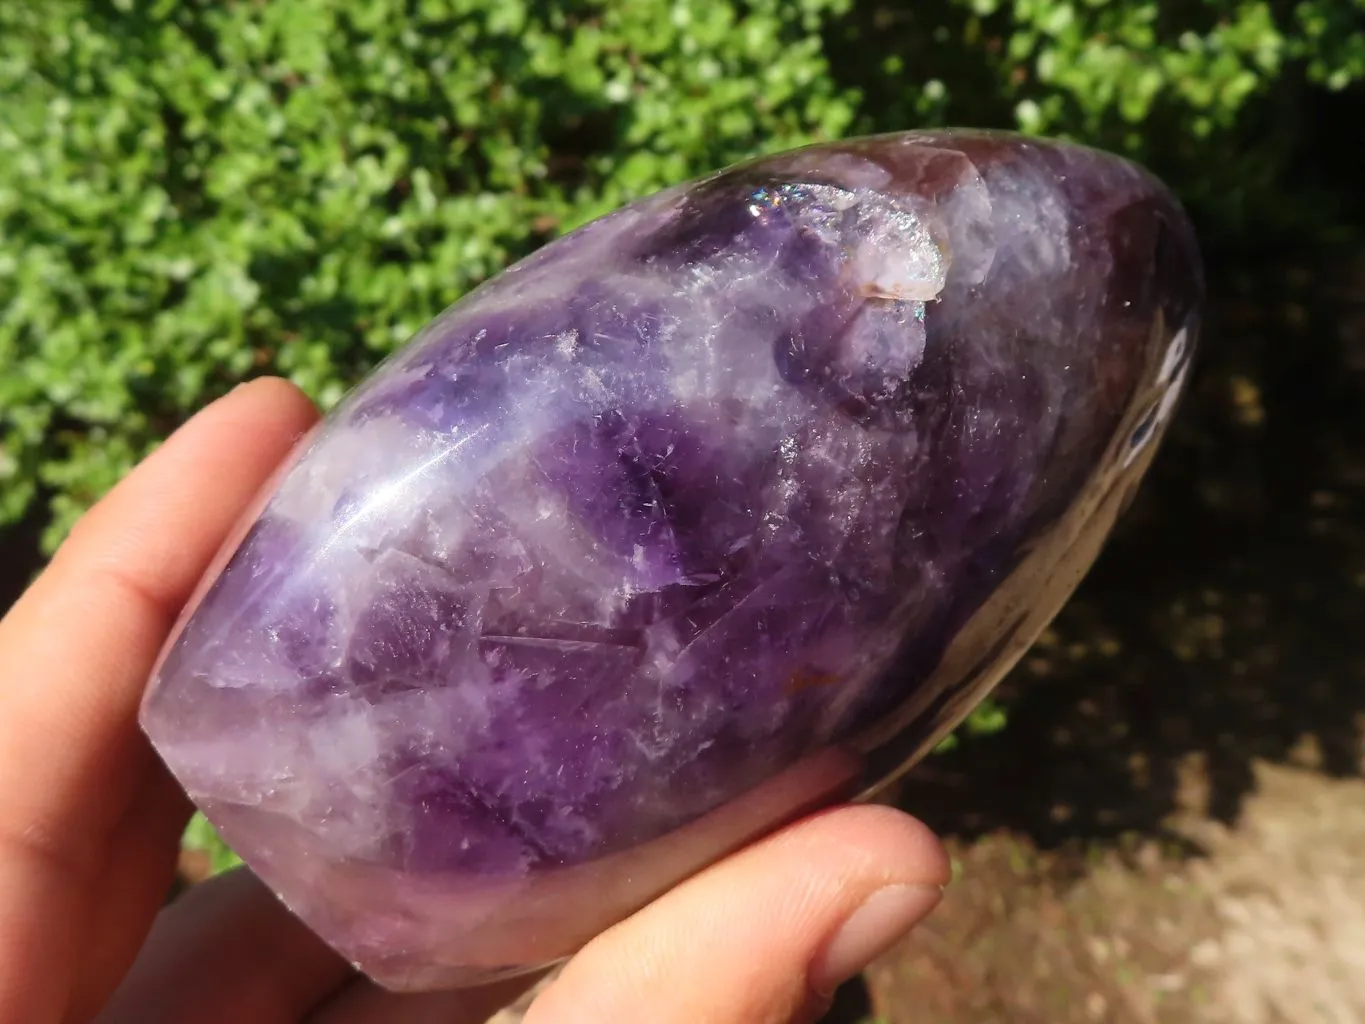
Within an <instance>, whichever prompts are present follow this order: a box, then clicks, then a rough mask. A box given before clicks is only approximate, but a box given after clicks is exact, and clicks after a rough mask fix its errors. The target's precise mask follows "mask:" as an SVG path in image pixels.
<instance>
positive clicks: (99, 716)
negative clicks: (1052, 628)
mask: <svg viewBox="0 0 1365 1024" xmlns="http://www.w3.org/2000/svg"><path fill="white" fill-rule="evenodd" d="M316 418H317V413H316V411H315V410H314V409H313V407H312V406H311V405H310V404H309V403H308V401H307V399H305V398H304V397H303V396H302V395H301V394H300V393H299V392H298V391H297V390H296V389H294V388H293V387H291V386H290V385H288V384H285V383H283V382H281V381H278V380H265V381H258V382H255V383H252V384H250V385H247V386H245V387H242V388H240V389H238V390H237V391H235V392H233V393H232V394H231V395H230V396H228V397H227V398H224V399H222V400H221V401H218V402H216V403H214V404H213V405H211V406H210V407H209V408H208V409H206V410H204V411H203V412H202V413H200V414H199V415H198V416H196V417H195V418H194V419H192V420H191V421H190V422H189V423H188V424H186V425H185V426H184V427H183V428H182V429H181V430H179V431H178V432H177V433H176V434H175V435H174V436H173V437H172V438H171V439H170V440H169V441H168V442H167V443H166V444H165V445H163V446H162V447H161V449H159V450H158V451H157V452H156V453H155V454H154V455H152V456H151V457H150V458H148V459H147V460H146V461H145V462H144V463H143V464H142V465H141V466H139V467H138V468H137V470H136V471H134V472H133V473H132V474H130V475H129V477H128V478H127V479H126V480H124V481H123V482H122V483H121V484H120V485H119V486H118V487H117V488H115V489H114V490H113V491H112V492H111V493H110V494H109V496H108V497H106V498H105V499H104V500H103V501H101V502H100V503H99V505H98V506H97V507H96V508H95V509H93V510H92V511H91V512H90V513H89V514H88V515H87V516H86V517H85V518H84V519H83V520H82V521H81V522H80V524H79V525H78V526H77V528H76V529H75V530H74V531H73V533H72V535H71V537H70V538H69V539H68V541H67V542H66V544H65V545H64V546H63V547H62V549H61V550H60V551H59V552H58V554H57V556H56V557H55V558H54V559H53V561H52V563H51V565H50V566H49V567H48V569H47V570H46V571H45V572H44V573H43V574H42V576H41V577H40V578H39V579H38V580H37V581H36V582H35V583H34V585H33V586H32V587H31V588H30V589H29V591H28V592H27V593H26V594H25V595H24V596H23V598H21V599H20V601H19V602H18V603H17V604H16V605H15V606H14V608H13V609H11V611H10V612H9V614H8V615H7V616H6V617H5V618H4V619H3V621H0V779H3V780H5V784H4V785H3V786H0V1022H3V1024H60V1022H65V1024H75V1022H82V1021H88V1020H92V1019H98V1020H101V1021H108V1022H137V1024H161V1022H166V1024H216V1022H223V1024H227V1022H240V1021H250V1022H252V1024H270V1022H281V1024H284V1022H291V1024H292V1022H295V1021H305V1020H306V1021H310V1022H315V1024H366V1022H371V1021H376V1022H377V1021H384V1022H395V1024H409V1022H425V1021H433V1022H434V1021H441V1022H443V1024H472V1022H475V1021H482V1020H484V1019H486V1018H487V1017H488V1016H489V1015H490V1014H491V1013H493V1012H494V1011H495V1010H496V1009H497V1008H498V1007H499V1006H501V1005H503V1004H504V1003H506V1002H507V1001H509V1000H511V999H512V998H514V997H515V996H516V994H517V993H518V992H519V991H520V990H521V989H523V988H524V987H525V986H526V985H527V984H529V982H528V981H525V980H520V981H516V982H511V983H503V984H500V985H496V986H491V987H489V988H485V989H477V990H471V991H465V992H450V993H433V994H424V995H404V996H399V995H393V994H390V993H385V992H381V991H379V990H378V989H377V988H375V987H374V986H373V985H371V984H370V983H369V982H367V981H366V980H364V979H363V978H360V977H358V976H357V975H356V974H355V972H354V971H352V970H351V968H350V967H348V965H347V964H346V963H345V962H343V961H342V960H341V959H340V958H339V957H337V956H336V955H335V954H333V953H332V952H330V951H329V950H328V949H327V948H326V947H325V946H324V945H323V943H322V942H321V941H320V940H319V939H318V938H316V937H315V936H314V935H313V934H312V933H311V932H310V931H309V930H308V929H307V928H305V927H304V926H303V925H302V924H301V923H299V922H298V921H297V919H295V918H294V917H293V916H292V915H290V914H289V913H288V911H286V910H285V909H284V908H283V906H282V905H281V904H279V903H278V902H277V901H276V900H275V899H274V898H273V897H272V896H271V895H270V893H269V892H268V891H267V890H266V889H265V887H264V886H263V885H262V884H261V883H260V882H259V881H258V880H257V879H256V878H255V876H254V875H252V874H251V873H250V872H249V871H247V870H238V871H234V872H229V873H228V874H225V875H223V876H220V877H218V878H215V879H213V880H210V881H209V882H206V883H204V884H202V885H200V886H196V887H195V888H193V889H192V890H190V892H189V893H188V894H186V895H185V896H183V897H182V898H180V899H179V900H177V901H176V902H175V903H173V904H172V905H171V906H170V907H169V908H168V909H166V910H164V911H162V910H161V908H162V905H163V902H164V899H165V896H166V893H167V892H168V891H169V888H170V886H171V884H172V880H173V877H174V872H175V866H176V859H177V851H178V841H179V837H180V834H181V831H182V830H183V828H184V825H185V822H186V821H187V819H188V816H189V813H190V810H191V808H190V805H189V803H188V801H187V799H186V797H185V795H184V793H183V792H181V791H180V789H179V787H178V786H177V785H176V784H175V782H174V780H173V779H172V778H171V776H170V775H169V773H168V772H167V771H166V769H165V768H164V766H162V764H161V763H160V762H159V761H158V760H157V758H156V756H155V754H154V753H153V751H152V749H151V747H150V745H149V744H148V743H147V741H146V739H145V738H144V737H143V736H142V734H141V733H140V731H139V730H138V728H137V709H138V702H139V700H140V698H141V695H142V690H143V687H144V685H145V683H146V681H147V677H148V674H149V672H150V671H151V668H152V663H153V661H154V659H155V657H156V655H157V653H158V651H159V649H160V647H161V645H162V643H163V642H164V640H165V638H166V636H167V634H168V632H169V631H170V629H171V627H172V625H173V623H174V621H175V618H176V616H177V614H178V613H179V611H180V608H181V606H182V605H183V604H184V602H185V601H186V600H187V598H188V596H189V594H190V592H191V591H192V590H193V589H194V587H195V585H196V583H197V582H198V580H199V578H200V576H201V574H202V573H203V572H204V571H205V569H206V567H207V565H208V564H209V562H210V560H211V559H212V558H213V556H214V554H215V553H216V551H217V549H218V547H219V546H220V545H221V544H222V542H223V540H224V538H225V537H226V536H227V534H228V532H229V530H230V529H231V528H232V526H233V525H234V523H235V521H236V520H237V518H238V517H239V516H240V515H241V514H242V512H243V510H244V509H245V508H246V506H247V504H248V503H249V502H250V500H251V498H252V497H253V495H254V494H255V492H256V491H257V490H258V488H259V487H260V486H262V484H263V482H264V481H265V480H266V478H267V477H268V476H269V475H270V473H271V472H272V471H273V470H274V468H275V467H276V466H277V465H278V464H279V463H280V461H281V460H282V459H283V458H284V457H285V455H286V454H287V452H288V450H289V448H290V446H291V445H292V444H293V443H294V442H295V441H296V440H297V439H298V438H299V437H300V435H301V434H302V433H303V432H304V431H305V430H307V429H308V428H309V427H310V426H311V425H312V424H313V423H314V422H315V421H316ZM948 873H949V868H948V861H947V858H946V855H945V853H944V851H943V849H942V847H941V846H940V845H939V843H938V841H937V840H936V839H935V838H934V837H933V835H932V834H930V832H929V831H928V830H927V829H926V828H925V827H924V826H923V825H921V824H919V823H918V822H916V821H914V820H913V819H911V818H909V817H907V816H905V815H903V814H901V813H899V812H897V811H894V810H892V809H890V808H885V807H873V806H863V807H842V808H836V809H832V810H829V811H825V812H822V813H820V814H817V815H814V816H812V817H810V818H807V819H806V820H804V821H801V822H798V823H796V824H795V825H792V826H790V827H788V828H786V829H784V830H782V831H781V832H779V833H778V834H776V835H774V836H772V837H770V838H768V839H766V840H764V841H762V842H760V843H758V844H757V845H755V846H753V847H751V848H749V849H747V850H744V851H742V852H740V853H738V854H736V855H734V856H732V857H730V858H728V859H726V860H724V861H723V862H721V863H719V864H717V865H715V866H714V867H711V868H710V869H708V870H706V871H704V872H702V873H701V874H699V875H697V876H696V877H694V878H692V879H690V880H688V881H687V882H685V883H683V884H682V885H680V886H678V887H677V888H676V889H674V890H673V891H671V892H669V893H668V894H667V895H665V896H663V897H661V898H660V899H658V900H656V901H655V902H654V903H653V904H651V905H650V906H648V907H646V908H645V909H643V910H641V911H640V912H639V913H637V914H635V915H634V916H633V917H631V918H629V919H628V920H626V921H623V922H622V923H621V924H619V925H617V926H616V927H614V928H612V929H610V930H609V931H607V932H606V933H604V934H603V935H601V936H600V937H598V938H597V939H596V940H594V941H593V942H592V943H590V944H589V945H588V946H587V947H586V948H585V949H583V950H582V951H581V952H580V953H578V955H577V956H575V957H574V958H573V959H572V960H571V961H570V962H569V964H568V965H567V967H566V968H565V970H564V972H563V973H562V974H561V975H560V977H559V978H558V979H557V980H556V981H555V982H554V983H553V984H552V985H551V986H550V987H549V988H548V989H547V990H546V991H545V992H544V993H543V994H542V995H541V996H539V997H538V998H537V1000H536V1002H535V1003H534V1005H533V1006H532V1009H531V1012H530V1014H529V1015H528V1017H527V1021H528V1022H530V1024H606V1022H614V1021H623V1022H627V1021H628V1022H635V1021H643V1020H648V1021H651V1022H656V1024H667V1022H674V1021H676V1022H679V1024H698V1022H707V1024H725V1022H729V1021H734V1022H741V1021H742V1022H745V1024H751V1022H754V1021H788V1020H806V1019H812V1018H813V1017H815V1016H818V1014H819V1013H820V1012H821V1010H822V1009H823V1008H824V1006H825V1005H826V1004H827V1002H828V999H829V997H830V995H831V994H832V992H833V990H834V988H835V987H836V986H837V985H838V984H839V983H840V982H842V981H844V980H845V979H846V978H848V977H851V976H852V975H854V974H855V973H857V972H858V971H859V970H861V969H862V968H863V967H864V966H865V965H866V963H867V962H868V961H869V960H870V959H872V958H873V957H874V956H875V955H876V954H877V953H879V952H881V951H882V950H883V949H884V948H885V947H887V946H888V945H890V944H891V943H892V942H893V941H894V940H895V939H896V938H898V937H899V936H900V935H901V934H902V933H903V932H905V931H906V930H908V929H909V928H910V927H911V926H913V925H914V924H915V923H916V922H917V921H918V920H920V919H921V918H922V917H923V916H924V915H925V914H927V913H928V912H929V911H930V910H931V909H932V908H933V907H934V905H936V904H937V902H938V899H939V895H940V891H941V886H942V885H944V884H945V883H946V882H947V881H948ZM860 908H861V909H860Z"/></svg>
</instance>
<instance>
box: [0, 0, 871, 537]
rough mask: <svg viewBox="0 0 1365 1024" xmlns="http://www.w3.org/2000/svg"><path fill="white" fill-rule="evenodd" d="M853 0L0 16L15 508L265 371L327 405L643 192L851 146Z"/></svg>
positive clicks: (7, 515) (335, 3) (7, 12)
mask: <svg viewBox="0 0 1365 1024" xmlns="http://www.w3.org/2000/svg"><path fill="white" fill-rule="evenodd" d="M844 3H845V0H803V2H801V3H788V2H786V0H758V2H749V3H744V4H738V3H733V4H732V3H724V2H722V3H717V2H692V3H688V2H685V0H650V2H632V3H630V4H619V3H601V2H598V3H593V2H571V0H561V2H555V3H547V2H539V0H538V2H536V3H531V2H529V0H272V2H271V3H269V4H257V3H245V2H238V3H218V2H211V0H198V2H192V3H176V2H170V0H164V2H155V3H139V2H134V0H123V2H116V3H112V4H108V3H93V2H92V3H81V2H75V0H55V2H53V3H46V4H40V5H31V4H7V5H4V7H3V9H2V10H0V94H2V95H4V96H5V99H4V100H3V101H0V108H3V114H0V118H2V120H0V231H2V232H3V238H4V243H3V246H4V248H3V252H2V253H0V308H3V309H4V311H5V313H4V319H3V321H0V365H4V366H5V367H6V373H5V375H4V378H3V380H0V430H2V431H3V433H0V453H3V454H0V490H2V493H3V497H0V522H3V521H5V520H13V519H14V518H15V517H17V516H18V515H20V514H21V513H22V512H23V511H24V510H25V508H26V507H27V505H28V504H29V502H30V501H32V499H33V497H34V495H35V494H36V493H37V491H38V490H39V488H42V489H46V490H48V491H51V492H52V493H54V494H55V496H56V497H55V499H54V504H53V510H54V512H55V514H56V517H55V522H54V528H53V530H52V531H51V537H52V538H55V537H56V536H58V535H60V534H61V533H62V532H63V531H64V529H65V528H66V526H67V525H68V524H69V523H70V521H71V519H72V517H73V516H74V514H75V513H76V512H77V511H78V510H79V509H80V508H82V507H84V506H85V505H87V504H88V503H89V502H90V501H91V500H92V499H94V498H95V497H96V496H97V495H98V494H100V493H101V492H103V491H104V490H105V489H106V488H107V487H108V486H109V485H110V484H111V483H112V482H113V481H114V480H115V479H116V478H117V477H118V476H119V475H120V474H121V473H122V472H124V471H125V470H126V469H127V468H128V467H129V466H130V465H131V464H132V462H133V461H135V460H136V459H137V458H138V457H140V456H141V455H142V454H143V453H145V452H146V451H147V450H148V448H149V447H150V446H151V445H153V444H154V443H155V442H156V441H157V440H158V439H159V438H160V437H162V436H163V435H164V434H165V433H166V432H167V430H168V428H170V427H171V426H172V425H173V424H174V423H175V422H177V421H179V420H180V419H182V418H183V417H184V416H185V415H186V414H187V413H188V412H189V411H191V410H192V409H194V408H195V407H196V406H198V405H200V404H202V403H203V402H204V401H205V400H206V399H207V398H209V397H211V396H213V395H215V394H218V393H220V392H222V391H223V390H225V389H226V388H227V387H228V386H229V385H230V384H231V383H233V382H235V381H237V380H239V379H241V378H243V377H245V376H248V375H251V374H255V373H260V372H266V371H270V372H278V373H282V374H285V375H287V376H289V377H291V378H292V379H294V380H295V381H296V382H297V383H298V384H300V385H301V386H302V387H303V388H304V389H305V390H307V391H308V392H310V393H311V394H312V395H313V396H314V397H316V398H317V399H318V400H319V401H321V402H322V403H323V404H324V405H329V404H331V403H332V402H334V401H335V400H336V399H337V398H338V397H339V396H340V394H341V393H342V392H343V390H344V389H345V388H346V387H347V386H349V385H350V384H351V383H353V382H354V380H355V379H356V378H357V377H358V376H359V375H360V374H361V373H362V372H363V371H364V370H365V369H366V368H367V367H368V366H370V365H372V364H373V363H374V362H375V361H376V360H378V359H379V358H380V357H381V356H382V355H384V354H385V353H387V352H388V351H390V350H392V349H393V348H394V347H395V346H396V345H398V344H399V343H401V342H402V341H404V340H406V338H407V337H408V336H409V335H411V334H412V333H413V332H414V331H415V330H416V329H417V328H418V327H420V326H421V325H422V324H423V323H424V322H425V321H426V320H428V319H429V318H430V317H432V316H433V315H434V314H436V313H437V312H439V311H440V310H441V309H442V308H443V307H444V306H446V305H447V304H449V303H450V302H451V301H453V300H454V299H456V298H458V297H459V296H460V295H461V294H462V293H463V292H465V291H467V290H468V289H469V288H470V287H471V286H472V285H474V284H475V283H477V282H478V281H479V280H481V279H482V278H484V277H486V276H488V275H490V274H492V273H494V272H496V271H497V270H498V269H500V268H501V267H502V266H504V265H505V264H506V263H507V262H508V261H510V260H511V259H513V258H515V257H517V256H520V255H522V254H524V253H526V252H527V251H529V250H530V249H532V248H534V247H535V246H536V245H537V244H539V243H540V242H542V241H544V240H545V239H546V238H547V237H549V236H550V235H552V234H554V233H556V232H559V231H563V230H567V229H570V228H572V227H574V226H576V225H578V224H580V223H582V222H583V221H585V220H588V219H590V218H591V217H594V216H596V215H598V214H600V213H602V212H604V211H606V210H608V209H610V208H611V207H614V206H616V205H618V204H620V203H622V202H624V201H626V200H628V199H630V198H632V197H635V196H638V195H641V194H643V193H647V192H650V191H653V190H655V189H657V188H660V187H662V186H664V185H666V184H670V183H673V182H675V181H676V180H678V179H681V178H686V177H688V176H691V175H695V174H698V173H701V172H703V171H705V170H708V169H711V168H713V167H715V166H717V165H721V164H725V163H727V162H731V161H733V160H735V159H737V158H739V157H741V156H744V155H747V154H749V153H753V152H755V151H758V150H763V149H777V148H785V147H789V146H793V145H798V144H800V143H803V142H806V141H809V140H812V139H816V138H822V137H830V136H835V135H838V134H840V133H841V132H843V131H844V130H845V129H846V128H847V127H848V125H849V123H850V121H851V118H852V115H853V105H852V99H851V97H850V96H849V95H847V93H846V90H843V89H841V88H840V87H838V86H837V85H836V84H835V83H834V82H833V81H832V80H831V78H830V76H829V74H828V72H827V68H826V65H825V62H824V60H823V58H822V56H821V52H820V47H821V41H820V37H819V35H818V34H817V30H818V29H819V27H820V26H821V25H822V24H823V23H824V22H825V21H826V20H827V19H829V18H831V17H834V16H836V15H838V14H839V13H840V11H841V10H842V8H843V6H844Z"/></svg>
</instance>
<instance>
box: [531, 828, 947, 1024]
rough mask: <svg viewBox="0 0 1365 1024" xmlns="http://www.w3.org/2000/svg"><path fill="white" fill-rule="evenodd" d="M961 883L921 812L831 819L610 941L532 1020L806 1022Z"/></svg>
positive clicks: (695, 885) (705, 875)
mask: <svg viewBox="0 0 1365 1024" xmlns="http://www.w3.org/2000/svg"><path fill="white" fill-rule="evenodd" d="M950 878H951V863H950V861H949V858H948V855H947V852H946V850H945V849H944V847H943V844H942V843H941V842H940V841H939V840H938V838H937V837H936V836H935V835H934V834H933V833H932V831H930V830H929V829H928V828H927V827H926V826H925V825H924V824H923V823H921V822H919V821H916V820H915V819H914V818H912V817H910V816H909V815H907V814H904V813H903V812H901V811H898V810H896V809H894V808H890V807H877V806H852V807H839V808H835V809H832V810H829V811H824V812H821V813H819V814H816V815H813V816H811V817H808V818H806V819H804V820H802V821H800V822H797V823H796V824H794V825H792V826H789V827H788V828H785V829H783V830H781V831H780V832H778V833H776V834H774V835H773V836H770V837H769V838H767V839H765V840H763V841H761V842H759V843H757V844H755V845H753V846H751V847H749V848H747V849H745V850H743V851H741V852H740V853H738V854H736V855H734V856H732V857H730V858H727V859H726V860H725V861H722V862H721V863H719V864H716V865H714V866H713V867H711V868H709V869H707V870H706V871H704V872H702V873H701V874H699V875H697V876H696V877H694V878H692V879H690V880H689V881H687V882H685V883H683V884H682V885H680V886H679V887H678V888H676V889H675V890H673V891H672V892H670V893H668V894H666V895H665V896H663V897H661V898H660V899H658V900H656V901H655V902H654V903H653V904H651V905H650V906H648V907H646V908H645V909H644V910H642V911H640V912H639V913H637V914H636V915H634V916H633V917H631V918H630V919H628V920H627V921H625V922H622V923H621V924H619V925H617V926H616V927H615V928H613V929H611V930H610V931H608V932H606V933H604V934H603V935H601V936H599V937H598V938H597V939H595V940H594V941H593V942H592V943H590V944H589V945H588V946H587V947H586V948H585V949H584V950H582V951H581V952H580V953H579V954H578V955H577V956H576V957H574V959H573V960H572V961H570V963H569V964H568V966H567V967H566V969H565V971H564V973H563V974H562V975H561V976H560V978H559V979H558V980H557V981H556V982H555V984H554V985H552V986H551V987H550V988H549V989H548V990H547V991H546V992H545V993H544V994H543V995H542V996H541V997H540V998H539V999H538V1000H537V1001H536V1003H535V1004H534V1005H533V1006H532V1009H531V1014H530V1015H529V1016H528V1017H527V1022H528V1024H578V1022H583V1024H587V1022H589V1021H600V1020H636V1019H650V1020H653V1021H658V1022H660V1024H664V1022H672V1021H677V1022H678V1024H682V1022H685V1021H695V1020H707V1021H714V1022H716V1024H725V1022H729V1021H734V1022H735V1024H739V1022H741V1021H744V1022H747V1021H752V1020H755V1019H759V1020H787V1019H794V1018H797V1017H799V1016H802V1015H807V1014H809V1013H810V1010H811V1007H812V1006H815V1005H818V1004H820V1003H821V1002H822V1001H823V1000H824V999H826V998H827V995H828V992H829V991H832V990H833V988H834V987H835V986H836V985H837V984H839V982H841V981H843V980H845V979H846V978H847V977H849V976H851V975H853V974H856V973H857V972H858V971H859V970H861V969H862V968H863V967H864V966H865V965H866V963H867V962H868V960H870V959H871V958H873V957H875V956H876V955H877V954H879V953H880V952H881V951H882V950H884V949H885V948H886V947H887V946H889V945H890V944H891V943H892V942H894V941H895V940H896V939H898V938H899V937H900V936H901V935H902V934H904V932H905V931H906V930H907V929H909V928H911V927H913V925H914V924H915V923H916V922H918V921H919V920H921V919H922V918H923V917H924V915H926V914H927V913H929V912H930V911H932V909H933V907H934V906H935V905H936V904H937V903H938V901H939V898H940V896H941V894H942V888H943V886H944V885H946V884H947V882H948V881H949V880H950ZM698 978H706V979H707V983H706V984H705V985H700V986H699V985H697V984H696V979H698Z"/></svg>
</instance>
